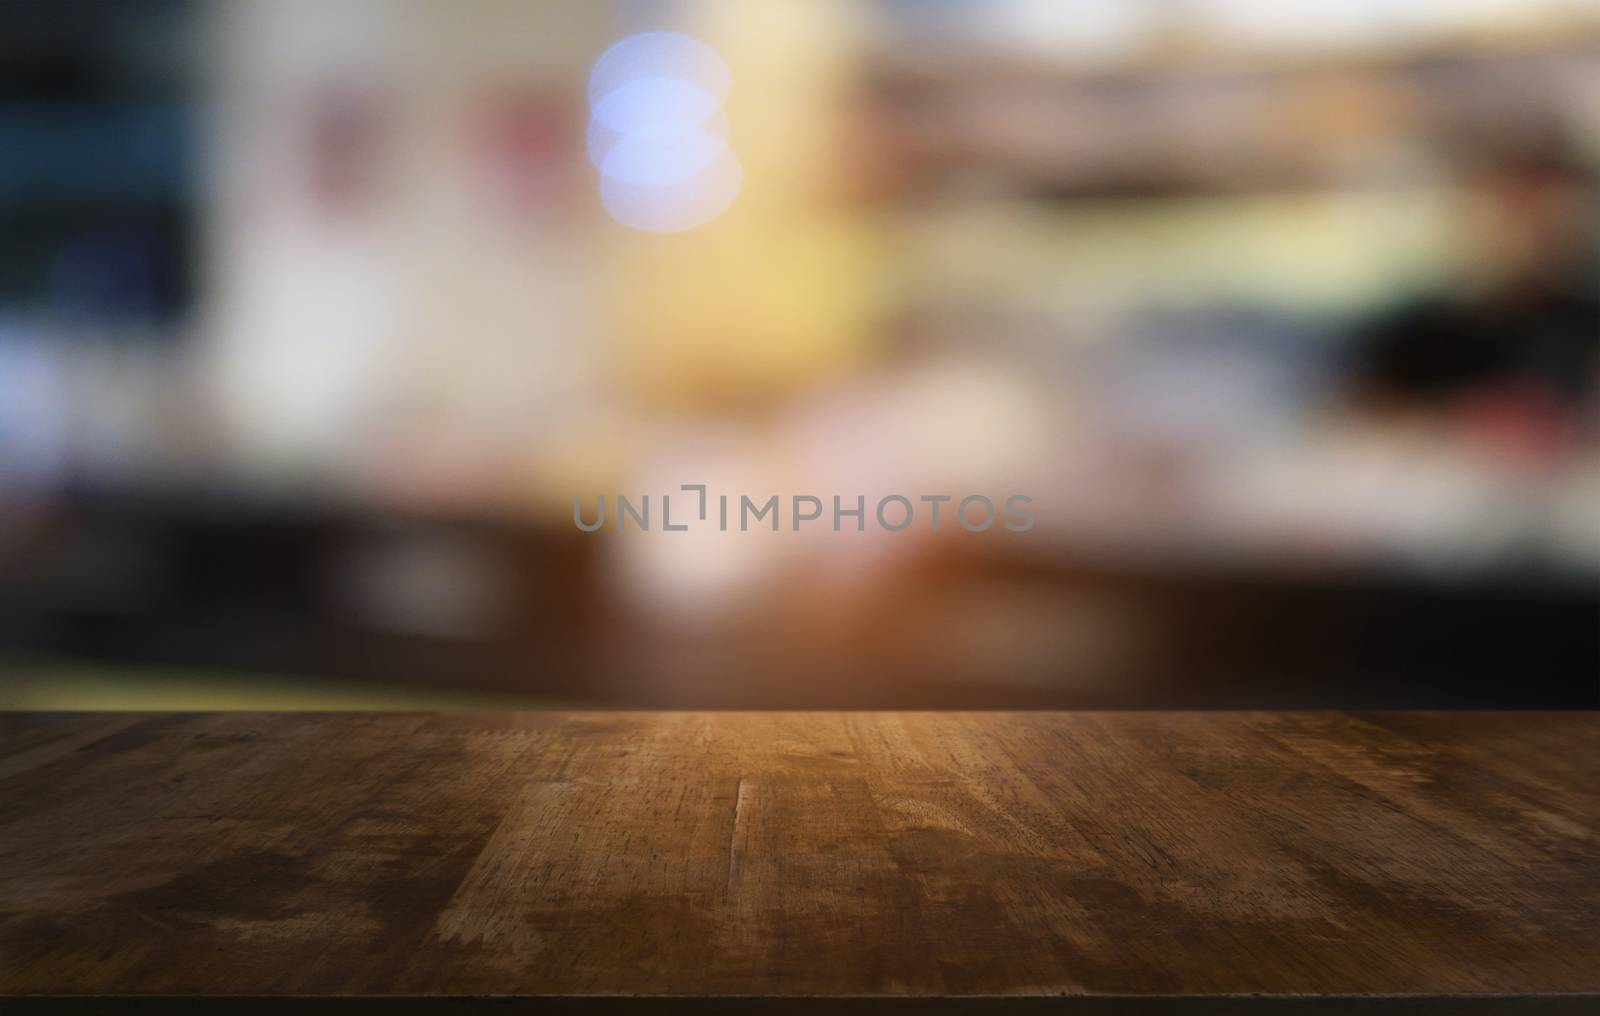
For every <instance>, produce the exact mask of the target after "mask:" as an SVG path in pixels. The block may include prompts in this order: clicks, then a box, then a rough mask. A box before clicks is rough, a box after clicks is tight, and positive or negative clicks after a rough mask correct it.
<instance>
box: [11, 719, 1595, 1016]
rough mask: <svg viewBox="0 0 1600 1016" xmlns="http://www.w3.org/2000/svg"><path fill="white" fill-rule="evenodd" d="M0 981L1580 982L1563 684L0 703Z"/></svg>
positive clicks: (1528, 991)
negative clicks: (1111, 693)
mask: <svg viewBox="0 0 1600 1016" xmlns="http://www.w3.org/2000/svg"><path fill="white" fill-rule="evenodd" d="M0 991H3V992H4V993H6V994H9V995H32V994H44V995H57V994H62V993H66V994H75V995H84V994H88V995H94V994H110V995H118V996H127V995H149V994H170V995H187V996H193V995H214V994H229V995H265V996H274V997H282V996H295V995H316V996H338V997H339V998H345V997H348V996H361V995H367V996H370V995H400V996H433V995H459V996H482V995H494V996H505V995H511V996H574V995H576V996H635V995H645V996H706V995H715V996H786V997H795V998H810V999H812V1000H813V1002H815V1001H816V997H817V996H830V997H831V996H873V995H887V996H896V997H910V998H922V997H928V998H932V997H939V996H943V997H951V996H972V997H986V998H992V997H994V996H1037V997H1039V998H1040V999H1044V998H1047V997H1048V998H1052V999H1057V1000H1061V1004H1063V1005H1069V1004H1072V1003H1073V1002H1074V1000H1076V1001H1077V1003H1078V1004H1080V1005H1081V1008H1080V1009H1079V1010H1077V1011H1083V1012H1091V1011H1092V1012H1102V1011H1110V1010H1107V1009H1103V1008H1095V1007H1094V1006H1095V1005H1099V1004H1102V1003H1105V1002H1106V1001H1107V1000H1106V999H1105V998H1102V997H1100V996H1119V997H1126V996H1136V998H1134V999H1133V1001H1134V1002H1135V1003H1136V1004H1137V1003H1138V1000H1139V998H1146V999H1148V1000H1149V1001H1151V1002H1152V1003H1154V1002H1159V1001H1160V1000H1161V999H1163V998H1169V997H1176V998H1185V997H1186V998H1190V999H1194V998H1200V999H1211V1000H1212V1002H1211V1003H1209V1004H1211V1005H1213V1006H1216V1005H1223V1004H1225V1003H1226V1004H1228V1005H1231V1004H1232V1003H1231V1002H1229V1001H1228V999H1227V998H1226V996H1233V995H1240V996H1260V997H1259V998H1257V999H1256V1001H1260V1002H1267V1003H1270V1002H1271V1001H1272V1000H1274V999H1284V998H1288V999H1296V998H1299V999H1305V998H1316V997H1319V996H1329V995H1337V996H1358V997H1359V996H1393V995H1399V996H1454V995H1496V996H1505V997H1506V999H1505V1000H1506V1004H1508V1005H1509V1004H1511V1003H1513V1002H1516V1001H1518V1000H1519V999H1520V1000H1521V1001H1522V1002H1526V1001H1528V999H1527V996H1544V997H1546V998H1547V999H1554V1000H1555V1001H1554V1002H1553V1003H1552V1004H1555V1005H1557V1006H1558V1007H1564V1008H1552V1009H1546V1010H1540V1011H1562V1012H1568V1011H1580V1010H1579V1008H1578V1007H1581V1008H1582V1011H1591V1010H1592V1008H1593V1007H1592V1005H1591V1003H1592V1002H1593V998H1590V997H1588V996H1589V995H1590V994H1591V993H1597V992H1600V715H1597V714H1593V713H1589V714H1584V713H1564V714H1549V713H1545V714H1538V713H1454V714H1443V713H1380V714H1363V715H1352V714H1341V713H1250V714H1246V713H1188V714H1180V713H854V714H840V713H743V714H739V713H710V714H706V713H519V714H497V715H454V714H441V715H417V714H387V715H384V714H203V715H201V714H176V715H175V714H125V715H103V714H72V715H56V716H38V715H22V714H13V715H9V716H6V717H5V718H4V719H3V720H0ZM1563 995H1564V996H1565V997H1564V998H1562V996H1563ZM1536 1000H1537V999H1536ZM33 1001H34V1003H36V1004H46V1005H48V1004H50V1003H49V1000H39V999H35V1000H33ZM191 1001H192V1000H191ZM337 1001H338V998H335V999H332V1000H330V999H328V998H323V999H322V1000H321V1001H320V1003H318V1004H320V1005H324V1006H326V1005H330V1004H333V1003H335V1002H337ZM415 1001H416V999H415V998H413V1002H415ZM1402 1001H1403V1000H1402ZM1483 1001H1484V1000H1481V999H1480V1000H1479V1003H1482V1002H1483ZM1489 1001H1490V1002H1492V1003H1493V1004H1491V1005H1490V1006H1489V1007H1488V1008H1483V1009H1467V1008H1455V1009H1450V1010H1445V1011H1485V1012H1488V1011H1502V1010H1501V1009H1500V1008H1499V1003H1498V1002H1494V1001H1493V1000H1489ZM255 1004H260V1000H256V1002H255ZM1030 1004H1034V1005H1037V1004H1039V1003H1030ZM1463 1004H1465V1003H1463ZM1474 1004H1478V1003H1474ZM679 1005H680V1008H681V1003H679ZM393 1011H406V1010H405V1009H404V1008H403V1007H402V1008H399V1009H395V1010H393ZM682 1011H693V1010H689V1009H683V1010H682ZM717 1011H723V1010H717ZM891 1011H892V1010H891ZM938 1011H958V1010H956V1009H949V1010H938ZM959 1011H967V1010H966V1009H960V1010H959ZM1141 1011H1157V1010H1155V1009H1150V1010H1141ZM1159 1011H1166V1010H1159ZM1195 1011H1198V1010H1195ZM1204 1011H1207V1012H1212V1011H1223V1009H1221V1008H1207V1009H1205V1010H1204ZM1230 1011H1231V1010H1230ZM1297 1011H1298V1010H1297ZM1312 1011H1323V1010H1312ZM1396 1011H1401V1010H1396ZM1403 1011H1411V1010H1410V1009H1405V1010H1403ZM1507 1011H1509V1010H1507Z"/></svg>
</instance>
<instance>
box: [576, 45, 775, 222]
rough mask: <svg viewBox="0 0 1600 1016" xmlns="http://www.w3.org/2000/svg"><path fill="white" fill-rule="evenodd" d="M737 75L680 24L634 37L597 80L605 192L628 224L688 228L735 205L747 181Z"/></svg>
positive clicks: (592, 128)
mask: <svg viewBox="0 0 1600 1016" xmlns="http://www.w3.org/2000/svg"><path fill="white" fill-rule="evenodd" d="M732 87H733V76H732V74H730V73H729V71H728V67H727V65H726V64H724V63H723V62H722V58H721V57H719V56H717V54H716V52H715V51H714V50H712V49H711V47H710V46H707V45H706V44H705V43H703V42H699V41H697V40H695V39H691V38H690V37H688V36H687V35H682V34H680V33H677V32H643V33H640V34H638V35H632V36H629V37H628V38H626V39H623V40H622V41H621V42H618V43H617V44H616V45H614V46H612V47H611V48H610V49H608V50H606V52H605V53H604V54H602V55H601V57H600V59H598V60H597V61H595V65H594V70H593V72H592V73H591V74H590V78H589V104H590V109H591V114H590V122H589V158H590V160H591V161H592V162H593V163H594V164H595V167H596V168H597V169H599V170H600V197H601V200H602V201H603V202H604V203H605V206H606V210H607V211H608V212H610V213H611V217H612V218H614V219H616V220H617V221H618V222H619V223H621V224H622V225H624V226H629V227H631V228H633V229H640V230H647V231H649V232H656V233H679V232H683V231H685V230H690V229H694V228H695V227H697V226H703V225H705V224H706V223H708V222H710V221H711V220H712V219H715V218H716V217H717V216H719V215H721V214H722V213H723V212H725V211H727V209H728V206H729V205H731V204H732V203H733V199H734V198H735V197H736V196H737V195H738V193H739V187H740V185H741V184H742V183H743V182H744V171H743V169H742V168H741V167H740V165H739V160H738V158H737V157H736V156H735V155H734V154H733V150H732V149H731V148H729V147H728V143H727V133H728V121H727V118H726V117H725V116H723V114H722V104H723V102H724V101H725V100H726V99H727V97H728V93H729V91H731V90H732Z"/></svg>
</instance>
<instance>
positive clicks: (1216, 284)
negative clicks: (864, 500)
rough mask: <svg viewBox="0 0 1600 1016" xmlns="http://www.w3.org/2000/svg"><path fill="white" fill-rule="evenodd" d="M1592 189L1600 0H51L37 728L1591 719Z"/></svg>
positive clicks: (1598, 421)
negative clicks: (417, 719)
mask: <svg viewBox="0 0 1600 1016" xmlns="http://www.w3.org/2000/svg"><path fill="white" fill-rule="evenodd" d="M654 29H670V30H675V31H681V32H685V33H688V34H690V35H692V36H693V37H695V38H697V39H700V40H702V41H704V42H706V43H708V44H710V45H711V46H712V47H714V48H715V49H716V51H717V52H718V53H720V54H721V56H722V58H723V59H724V60H725V62H726V63H727V65H728V67H729V69H730V70H731V73H732V80H733V87H732V91H731V93H730V95H729V97H728V100H727V103H726V105H725V113H726V116H727V120H728V124H729V134H728V137H729V143H730V145H731V147H732V148H733V150H734V151H735V152H736V153H737V154H738V158H739V160H740V161H741V163H742V165H743V170H744V183H743V189H742V191H741V192H740V194H739V196H738V198H737V200H736V201H735V202H734V204H733V205H732V207H731V208H730V209H729V210H728V211H727V212H726V213H725V214H723V215H722V216H721V217H720V218H718V219H716V220H715V221H713V222H711V223H709V224H707V225H705V226H703V227H701V228H699V229H697V230H694V231H691V232H687V233H678V234H654V233H644V232H636V231H633V230H630V229H627V228H626V227H624V226H622V225H619V224H618V223H616V222H614V221H612V219H611V218H610V217H609V216H608V215H607V214H606V211H605V208H604V207H603V206H602V204H601V201H600V197H599V190H598V183H597V174H596V172H595V170H594V169H593V167H592V166H591V165H590V164H589V162H588V160H587V157H586V154H585V130H586V123H587V120H588V116H589V105H588V103H589V99H588V96H587V95H586V83H587V79H588V75H589V69H590V67H591V66H592V65H593V63H594V61H595V59H596V58H597V57H598V56H599V55H600V54H601V53H603V52H604V51H605V50H606V49H607V47H609V46H610V45H611V44H612V43H613V42H615V41H617V40H618V39H621V38H624V37H626V36H628V35H630V34H632V33H635V32H640V31H646V30H654ZM1597 168H1600V0H1404V2H1393V0H1296V2H1293V3H1271V2H1267V0H988V2H983V3H978V2H972V3H966V2H956V0H858V2H846V0H762V2H761V3H749V2H741V0H675V2H635V0H611V2H583V3H579V2H572V3H561V4H547V3H527V2H521V0H469V2H465V3H462V2H450V0H274V2H270V3H268V2H253V3H248V2H237V3H231V2H216V3H207V2H201V0H125V2H120V3H117V4H108V3H100V2H96V0H55V2H52V3H35V2H29V0H5V2H4V3H0V706H3V707H6V708H227V707H234V706H253V707H280V708H293V707H307V708H344V707H373V708H380V707H430V708H431V707H448V706H452V705H462V706H486V705H525V706H538V705H544V704H574V703H590V704H601V705H617V706H695V707H700V706H717V707H720V706H729V707H734V706H737V707H745V706H748V707H772V706H826V707H850V706H866V707H946V706H961V707H1036V706H1037V707H1045V706H1049V707H1119V708H1120V707H1131V708H1143V707H1165V708H1176V707H1239V706H1252V707H1257V706H1259V707H1284V706H1308V707H1319V706H1320V707H1369V706H1433V707H1468V706H1477V707H1487V706H1492V707H1534V706H1537V707H1587V708H1595V707H1597V706H1600V190H1597V181H1600V177H1597V175H1596V171H1597ZM683 483H706V484H708V485H710V488H711V492H712V494H713V495H715V494H717V493H728V494H732V495H735V496H737V495H738V494H741V493H747V494H750V495H751V496H753V497H754V496H758V495H759V497H760V498H763V499H764V498H765V497H766V496H768V495H770V494H774V493H776V494H780V495H783V496H785V497H787V496H788V495H790V494H792V493H816V494H821V495H824V496H825V497H826V496H827V495H831V494H835V493H837V494H841V495H844V496H845V497H846V498H847V500H849V499H851V498H853V496H854V495H857V494H862V495H866V496H867V497H868V503H869V504H871V503H872V502H873V501H875V500H876V498H877V497H880V496H882V495H883V494H886V493H890V492H900V493H905V494H909V495H912V496H913V497H914V496H915V495H917V494H922V493H929V494H932V493H949V494H953V495H955V496H956V497H957V498H958V499H959V498H960V497H961V496H964V495H966V494H969V493H984V494H988V495H989V496H991V497H993V498H994V499H995V500H996V501H997V502H998V501H1000V500H1002V499H1003V498H1004V497H1006V496H1008V495H1010V494H1015V493H1023V494H1027V495H1030V496H1031V497H1032V498H1033V505H1032V508H1033V510H1034V512H1035V514H1036V516H1037V518H1038V524H1037V526H1036V527H1035V528H1033V529H1032V530H1030V531H1028V532H1025V533H1012V532H1006V531H1004V530H1002V529H1000V528H999V527H996V528H995V529H993V530H990V531H988V532H985V533H981V534H977V533H969V532H965V531H963V530H961V529H959V528H956V527H950V526H947V527H945V529H944V530H943V531H941V532H939V533H933V532H931V531H929V530H927V529H926V528H924V527H923V526H921V525H918V526H915V527H913V528H912V529H909V530H907V531H905V532H901V533H886V532H883V531H881V530H875V529H874V528H873V527H870V526H869V528H868V530H867V531H866V532H864V533H857V532H853V531H845V532H840V533H834V532H831V531H827V529H826V527H822V526H819V527H816V528H815V530H814V531H813V530H808V531H805V532H801V533H795V532H792V531H782V532H778V533H772V532H767V531H754V532H748V533H741V532H737V531H735V532H728V533H721V532H717V531H715V530H714V529H695V530H691V531H690V532H687V533H662V532H659V531H655V532H649V533H638V532H632V531H630V532H619V531H617V530H616V529H614V528H613V527H611V526H607V527H606V529H605V530H603V531H602V532H599V533H594V534H588V533H582V532H580V531H578V529H577V528H576V527H575V526H574V524H573V519H572V499H573V497H574V496H579V497H582V498H583V500H584V504H585V505H586V506H592V505H593V504H594V502H595V498H596V497H597V496H599V495H601V494H604V495H606V496H607V498H608V500H610V499H611V498H612V497H614V496H615V495H616V494H619V493H621V494H627V495H632V496H637V495H643V494H647V493H648V494H651V495H659V494H660V493H662V492H669V491H673V490H676V489H677V487H678V485H679V484H683ZM675 510H676V509H675Z"/></svg>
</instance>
